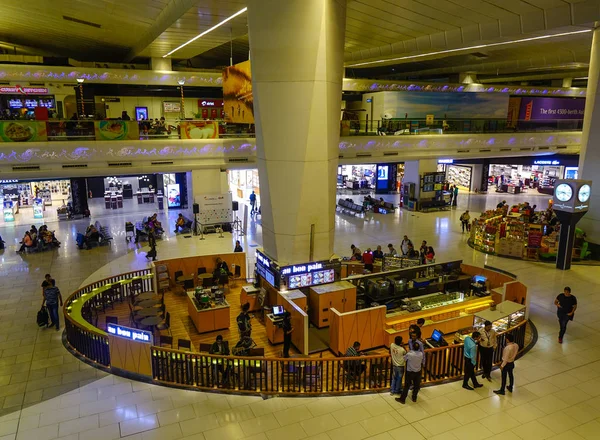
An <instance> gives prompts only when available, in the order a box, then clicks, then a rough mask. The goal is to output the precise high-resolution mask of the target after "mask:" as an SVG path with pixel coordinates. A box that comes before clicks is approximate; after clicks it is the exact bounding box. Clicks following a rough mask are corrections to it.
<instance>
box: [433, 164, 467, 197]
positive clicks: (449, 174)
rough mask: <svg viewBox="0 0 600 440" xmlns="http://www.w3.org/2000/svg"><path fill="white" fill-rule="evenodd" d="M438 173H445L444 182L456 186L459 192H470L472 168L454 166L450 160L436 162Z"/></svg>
mask: <svg viewBox="0 0 600 440" xmlns="http://www.w3.org/2000/svg"><path fill="white" fill-rule="evenodd" d="M438 171H440V172H441V171H444V172H445V173H446V182H448V183H449V184H450V185H456V186H458V189H459V191H465V192H469V191H471V184H472V178H473V167H472V166H470V165H458V164H454V161H453V160H452V159H449V160H444V159H440V160H438Z"/></svg>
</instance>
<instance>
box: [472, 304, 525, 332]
mask: <svg viewBox="0 0 600 440" xmlns="http://www.w3.org/2000/svg"><path fill="white" fill-rule="evenodd" d="M525 308H526V306H525V305H523V304H518V303H516V302H513V301H503V302H501V303H500V304H498V305H497V306H496V308H495V310H492V309H491V308H489V309H487V310H482V311H479V312H476V313H475V321H474V323H475V327H483V326H484V325H485V321H490V322H491V323H492V328H493V329H494V330H495V331H496V332H504V331H506V330H508V329H509V328H511V327H515V326H516V325H517V324H519V323H520V322H522V321H524V320H525Z"/></svg>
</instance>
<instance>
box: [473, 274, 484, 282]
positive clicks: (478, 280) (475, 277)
mask: <svg viewBox="0 0 600 440" xmlns="http://www.w3.org/2000/svg"><path fill="white" fill-rule="evenodd" d="M473 281H475V282H476V283H481V284H485V282H486V281H487V278H486V277H484V276H483V275H475V276H474V277H473Z"/></svg>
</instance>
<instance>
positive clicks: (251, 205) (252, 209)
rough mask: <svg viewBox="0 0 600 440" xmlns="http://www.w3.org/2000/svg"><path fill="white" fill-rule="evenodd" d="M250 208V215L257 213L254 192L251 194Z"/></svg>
mask: <svg viewBox="0 0 600 440" xmlns="http://www.w3.org/2000/svg"><path fill="white" fill-rule="evenodd" d="M250 207H251V209H250V215H252V214H254V213H255V212H256V193H255V192H254V191H252V194H250Z"/></svg>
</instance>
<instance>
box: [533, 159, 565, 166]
mask: <svg viewBox="0 0 600 440" xmlns="http://www.w3.org/2000/svg"><path fill="white" fill-rule="evenodd" d="M533 164H534V165H560V160H556V159H555V160H534V161H533Z"/></svg>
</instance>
